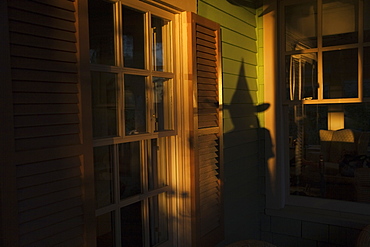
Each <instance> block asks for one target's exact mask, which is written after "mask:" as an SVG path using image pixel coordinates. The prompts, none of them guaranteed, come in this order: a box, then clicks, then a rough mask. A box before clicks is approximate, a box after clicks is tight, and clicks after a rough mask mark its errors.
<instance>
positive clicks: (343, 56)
mask: <svg viewBox="0 0 370 247" xmlns="http://www.w3.org/2000/svg"><path fill="white" fill-rule="evenodd" d="M323 78H324V98H326V99H337V98H357V97H358V50H357V49H347V50H339V51H328V52H323Z"/></svg>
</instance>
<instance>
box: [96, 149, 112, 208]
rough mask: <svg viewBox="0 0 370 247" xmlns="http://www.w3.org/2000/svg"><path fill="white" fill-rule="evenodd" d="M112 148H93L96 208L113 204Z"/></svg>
mask: <svg viewBox="0 0 370 247" xmlns="http://www.w3.org/2000/svg"><path fill="white" fill-rule="evenodd" d="M113 164H114V158H113V146H103V147H95V148H94V174H95V196H96V206H97V208H101V207H104V206H107V205H109V204H111V203H113Z"/></svg>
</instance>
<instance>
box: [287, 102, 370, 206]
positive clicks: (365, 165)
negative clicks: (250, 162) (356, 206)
mask: <svg viewBox="0 0 370 247" xmlns="http://www.w3.org/2000/svg"><path fill="white" fill-rule="evenodd" d="M369 116H370V104H369V103H361V104H333V105H300V106H299V105H297V106H295V107H290V109H289V121H290V125H289V135H290V138H289V139H290V146H289V154H290V163H289V165H290V175H291V176H290V185H291V186H290V189H291V194H294V195H302V196H310V197H321V198H328V199H336V200H345V201H362V202H370V197H369V194H368V192H369V190H368V189H367V190H366V186H367V185H366V184H369V181H368V180H366V181H364V179H363V178H365V177H367V176H369V174H370V169H369V168H370V159H369V156H368V155H369V137H370V132H369V131H370V121H369V120H370V117H369ZM366 191H367V192H366ZM365 192H366V193H367V201H366V200H365V199H366V196H365V197H364V195H366V193H365ZM364 193H365V194H364Z"/></svg>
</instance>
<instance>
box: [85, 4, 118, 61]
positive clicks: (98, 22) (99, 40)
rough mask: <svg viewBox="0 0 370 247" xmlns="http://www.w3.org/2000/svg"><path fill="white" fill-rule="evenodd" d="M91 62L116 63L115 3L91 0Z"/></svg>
mask: <svg viewBox="0 0 370 247" xmlns="http://www.w3.org/2000/svg"><path fill="white" fill-rule="evenodd" d="M89 37H90V62H91V63H94V64H107V65H114V64H115V54H114V29H113V4H111V3H108V2H106V1H101V0H89Z"/></svg>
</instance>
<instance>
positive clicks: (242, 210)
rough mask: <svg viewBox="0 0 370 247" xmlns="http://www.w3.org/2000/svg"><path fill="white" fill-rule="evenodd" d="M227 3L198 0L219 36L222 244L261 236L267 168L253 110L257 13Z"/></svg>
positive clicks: (258, 93) (259, 89)
mask: <svg viewBox="0 0 370 247" xmlns="http://www.w3.org/2000/svg"><path fill="white" fill-rule="evenodd" d="M231 2H233V1H228V0H220V1H212V0H199V1H198V14H199V15H201V16H204V17H206V18H208V19H211V20H213V21H216V22H218V23H219V24H220V26H221V33H222V36H221V39H222V66H223V69H222V72H223V74H222V76H223V88H222V91H223V102H222V103H223V109H224V111H223V116H224V118H223V121H224V125H223V126H224V127H223V131H224V178H225V183H224V195H225V196H224V208H225V236H226V241H225V243H229V242H234V241H237V240H239V239H247V238H254V239H258V238H259V236H260V229H259V225H260V215H261V214H262V213H263V209H264V204H265V202H264V171H265V167H266V163H265V157H264V155H265V153H264V137H263V133H264V131H263V130H262V129H263V121H261V120H263V118H262V117H263V113H258V112H257V110H256V107H255V106H256V105H258V104H261V103H264V98H263V74H262V73H260V71H262V70H261V69H260V68H261V67H260V66H262V65H263V60H262V59H261V57H262V52H261V49H262V47H260V46H259V42H262V41H263V39H262V38H263V37H261V36H259V30H260V29H259V28H260V27H261V26H260V25H261V24H262V23H260V18H259V17H258V14H259V11H260V10H259V9H256V8H255V6H248V5H251V3H250V2H248V1H238V2H239V3H240V4H239V5H233V4H231ZM242 2H243V3H244V5H243V3H242ZM261 130H262V131H261ZM261 133H262V134H261Z"/></svg>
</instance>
